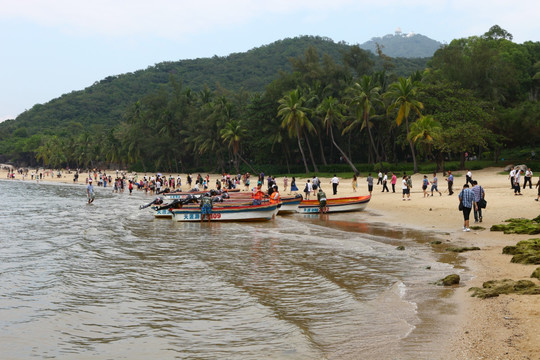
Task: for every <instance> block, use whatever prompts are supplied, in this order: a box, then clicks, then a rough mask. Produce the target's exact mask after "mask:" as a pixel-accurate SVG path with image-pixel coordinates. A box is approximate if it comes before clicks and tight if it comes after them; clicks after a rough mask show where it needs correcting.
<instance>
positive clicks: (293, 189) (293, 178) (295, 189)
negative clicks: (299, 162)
mask: <svg viewBox="0 0 540 360" xmlns="http://www.w3.org/2000/svg"><path fill="white" fill-rule="evenodd" d="M291 191H298V186H296V178H295V177H294V176H293V177H292V180H291Z"/></svg>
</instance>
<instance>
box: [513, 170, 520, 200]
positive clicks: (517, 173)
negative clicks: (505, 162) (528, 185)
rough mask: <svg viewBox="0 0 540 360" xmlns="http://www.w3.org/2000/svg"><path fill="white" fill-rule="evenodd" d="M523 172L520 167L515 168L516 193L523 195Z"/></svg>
mask: <svg viewBox="0 0 540 360" xmlns="http://www.w3.org/2000/svg"><path fill="white" fill-rule="evenodd" d="M521 172H522V170H521V169H519V168H516V169H515V174H514V195H521V186H520V184H519V181H520V180H521Z"/></svg>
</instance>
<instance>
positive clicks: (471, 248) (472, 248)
mask: <svg viewBox="0 0 540 360" xmlns="http://www.w3.org/2000/svg"><path fill="white" fill-rule="evenodd" d="M475 250H480V248H479V247H478V246H462V247H449V248H446V251H452V252H457V253H462V252H465V251H475Z"/></svg>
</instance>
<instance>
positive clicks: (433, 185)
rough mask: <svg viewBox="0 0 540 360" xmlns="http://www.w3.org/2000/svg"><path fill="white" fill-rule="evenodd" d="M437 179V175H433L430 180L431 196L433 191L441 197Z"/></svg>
mask: <svg viewBox="0 0 540 360" xmlns="http://www.w3.org/2000/svg"><path fill="white" fill-rule="evenodd" d="M438 183H439V179H437V173H433V180H431V196H433V191H436V192H438V193H439V195H440V196H442V193H441V192H440V191H439V187H438Z"/></svg>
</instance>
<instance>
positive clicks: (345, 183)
mask: <svg viewBox="0 0 540 360" xmlns="http://www.w3.org/2000/svg"><path fill="white" fill-rule="evenodd" d="M500 171H502V169H500V168H488V169H484V170H479V171H474V172H473V176H472V177H473V179H475V180H477V181H478V183H479V184H480V185H481V186H482V187H483V188H484V189H485V192H486V200H487V201H488V207H487V209H484V216H483V218H484V221H483V222H482V223H479V224H474V225H480V226H482V227H484V228H485V230H472V231H471V232H468V233H466V232H462V231H461V230H462V226H463V217H462V214H461V213H460V212H459V211H458V209H457V205H458V197H457V195H458V194H459V191H460V190H461V187H462V185H463V183H464V182H465V176H464V172H463V171H459V172H455V173H454V176H456V175H457V176H456V178H455V180H454V192H455V193H454V195H452V196H448V193H447V192H445V190H446V181H444V178H443V177H442V174H439V184H440V186H439V190H440V191H441V192H442V195H438V194H437V193H434V196H433V197H426V198H424V197H423V193H422V189H421V179H422V177H423V175H424V174H415V175H413V177H412V178H413V188H412V191H411V201H402V200H401V198H402V196H401V182H400V178H399V177H398V182H397V184H396V193H392V192H391V190H390V193H381V189H382V186H381V185H374V189H373V194H372V198H371V201H370V203H369V204H368V207H367V210H366V211H365V213H366V214H368V217H369V218H371V220H372V221H373V222H378V223H384V224H388V225H389V226H399V227H403V228H409V229H417V230H421V231H425V232H430V231H434V230H436V232H437V233H440V234H443V235H442V236H443V237H444V238H446V239H447V240H449V244H452V245H455V246H478V247H480V249H481V251H472V252H465V253H462V254H459V255H458V256H459V257H460V259H462V260H463V265H462V266H463V267H464V268H465V271H464V272H465V273H466V274H467V280H462V282H461V283H460V285H459V287H457V288H455V291H454V294H453V295H452V301H455V302H456V304H457V306H458V309H459V310H458V314H457V317H456V322H457V326H456V330H455V331H454V332H453V333H449V334H448V338H449V340H448V341H446V340H445V342H446V344H447V345H446V346H447V348H446V349H444V351H443V349H441V355H442V356H443V357H441V358H445V359H446V358H447V359H472V358H475V359H497V358H505V359H540V355H539V354H540V296H534V295H501V296H499V297H496V298H490V299H478V298H473V297H471V296H470V293H468V292H467V290H468V289H469V288H470V287H473V286H478V287H481V286H482V283H483V282H485V281H488V280H494V279H505V278H509V279H513V280H520V279H528V280H533V281H535V282H536V283H538V281H537V280H535V279H531V278H530V275H531V273H532V272H533V271H534V269H536V268H537V267H538V265H522V264H512V263H510V258H511V257H510V256H509V255H503V254H502V248H503V247H504V246H506V245H515V243H516V242H518V241H520V240H525V239H530V238H533V237H536V236H534V235H515V234H512V235H504V234H503V233H501V232H490V231H489V228H490V227H491V226H492V225H494V224H500V223H502V222H503V221H504V220H506V219H508V218H511V217H524V218H529V219H531V218H534V217H536V216H538V215H539V214H540V203H539V202H536V201H534V199H536V196H537V190H536V189H535V188H534V187H533V189H529V188H527V189H522V194H523V195H522V196H514V194H513V191H512V190H511V189H510V186H509V181H508V179H507V176H506V175H500V174H499V172H500ZM112 173H113V171H111V174H112ZM168 175H169V174H168V173H167V176H168ZM176 175H177V174H173V176H176ZM425 175H427V176H428V180H430V181H431V179H432V178H433V174H425ZM15 176H16V177H15V181H17V180H19V181H21V180H22V179H21V175H19V174H15ZM139 176H141V174H139ZM217 176H218V175H216V174H210V179H211V181H210V183H211V184H212V183H213V182H215V179H216V177H217ZM185 177H186V176H185V174H182V180H183V181H184V182H185ZM0 178H1V179H5V180H8V179H7V171H6V170H1V171H0ZM375 180H376V179H375ZM537 180H538V178H537V177H536V176H535V177H534V178H533V183H534V184H536V181H537ZM24 181H36V180H30V179H29V178H28V177H27V179H26V180H24ZM42 181H44V182H63V183H70V184H74V182H73V173H72V174H65V175H63V176H62V177H61V178H57V177H53V178H51V177H50V176H49V177H46V178H44V179H43V180H42ZM290 181H291V179H290V178H289V185H290ZM252 183H253V181H252ZM277 183H278V186H279V187H280V190H281V187H282V186H283V178H282V177H279V178H277ZM75 184H79V185H82V186H84V185H85V181H84V178H82V179H81V178H80V179H79V182H78V183H75ZM304 184H305V178H297V186H298V188H299V189H300V191H301V190H302V189H303V186H304ZM321 184H322V187H323V189H324V190H325V192H326V194H327V196H328V197H329V198H332V197H344V196H355V195H356V196H360V195H366V194H367V183H366V179H365V177H361V178H359V179H358V185H359V186H358V189H357V191H356V192H353V190H352V186H351V179H345V180H341V183H340V185H339V187H338V194H337V195H336V196H333V195H332V194H331V185H330V179H329V178H321ZM389 187H390V186H389ZM241 189H243V186H241ZM390 189H391V187H390ZM429 189H430V188H429V187H428V190H429ZM286 193H287V192H285V194H286ZM282 195H283V193H282ZM471 219H472V221H471V225H473V223H474V217H473V214H472V213H471ZM443 354H444V355H443Z"/></svg>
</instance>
